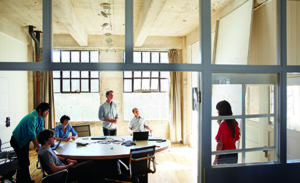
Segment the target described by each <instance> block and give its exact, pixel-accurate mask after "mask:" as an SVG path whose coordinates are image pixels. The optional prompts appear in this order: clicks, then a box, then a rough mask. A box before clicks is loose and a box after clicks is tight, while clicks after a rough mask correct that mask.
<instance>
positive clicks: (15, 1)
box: [0, 0, 43, 142]
mask: <svg viewBox="0 0 300 183" xmlns="http://www.w3.org/2000/svg"><path fill="white" fill-rule="evenodd" d="M42 14H43V1H32V2H28V1H19V0H12V1H0V17H1V20H0V22H1V30H0V32H1V33H0V62H35V61H42V58H41V57H42V54H43V53H42V52H43V49H40V48H42V43H40V47H39V48H38V50H39V54H38V55H35V53H38V52H34V49H35V43H34V40H33V38H32V37H31V36H30V34H31V35H34V37H35V38H34V39H38V38H37V37H39V41H40V42H42V37H43V36H42V35H43V33H42V32H43V18H42V17H43V16H42ZM29 25H31V26H32V27H31V30H32V32H30V33H29ZM34 31H38V33H35V32H34ZM37 34H39V36H36V35H37ZM11 119H12V120H13V118H11ZM2 138H3V137H2ZM2 142H3V139H2ZM4 142H5V141H4Z"/></svg>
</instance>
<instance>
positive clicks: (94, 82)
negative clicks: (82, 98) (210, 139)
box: [91, 79, 99, 92]
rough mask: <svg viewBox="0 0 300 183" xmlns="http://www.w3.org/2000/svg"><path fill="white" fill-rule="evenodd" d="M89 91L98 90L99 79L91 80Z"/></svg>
mask: <svg viewBox="0 0 300 183" xmlns="http://www.w3.org/2000/svg"><path fill="white" fill-rule="evenodd" d="M91 92H99V79H92V80H91Z"/></svg>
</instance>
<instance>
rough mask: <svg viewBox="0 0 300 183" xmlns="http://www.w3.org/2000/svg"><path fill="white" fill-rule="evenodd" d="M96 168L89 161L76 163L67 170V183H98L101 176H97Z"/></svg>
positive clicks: (93, 163) (92, 162)
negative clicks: (76, 182) (75, 182)
mask: <svg viewBox="0 0 300 183" xmlns="http://www.w3.org/2000/svg"><path fill="white" fill-rule="evenodd" d="M97 173H98V174H99V172H98V171H97V167H96V164H95V162H94V161H92V160H89V161H85V162H82V163H78V164H76V165H74V166H71V167H70V168H68V181H67V182H74V181H78V182H100V178H102V177H101V176H97Z"/></svg>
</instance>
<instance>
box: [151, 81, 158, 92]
mask: <svg viewBox="0 0 300 183" xmlns="http://www.w3.org/2000/svg"><path fill="white" fill-rule="evenodd" d="M151 90H158V79H151Z"/></svg>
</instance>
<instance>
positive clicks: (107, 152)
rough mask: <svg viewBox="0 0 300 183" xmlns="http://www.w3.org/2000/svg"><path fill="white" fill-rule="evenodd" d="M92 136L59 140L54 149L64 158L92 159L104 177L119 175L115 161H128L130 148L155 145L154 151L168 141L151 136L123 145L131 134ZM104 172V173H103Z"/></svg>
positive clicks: (145, 177)
mask: <svg viewBox="0 0 300 183" xmlns="http://www.w3.org/2000/svg"><path fill="white" fill-rule="evenodd" d="M92 138H93V137H79V138H78V139H76V140H75V141H70V142H61V144H60V146H59V147H58V148H57V149H56V150H55V152H56V154H57V155H59V156H62V157H65V158H69V159H75V160H77V161H80V160H94V161H95V162H96V163H97V165H98V167H99V169H100V170H99V172H101V173H102V174H104V175H105V176H106V178H112V179H114V178H116V177H118V176H120V175H119V174H118V171H117V163H116V162H117V161H118V159H122V161H124V160H125V161H124V162H126V160H127V161H128V159H129V156H130V149H132V148H139V147H146V146H152V145H155V146H156V148H155V153H157V152H160V151H163V150H166V149H167V148H168V147H169V146H170V141H169V140H165V139H160V138H154V139H153V138H152V139H151V140H148V141H147V140H145V141H134V143H135V144H136V145H132V146H125V145H124V144H123V142H128V141H129V142H132V141H131V140H132V136H107V137H106V139H103V140H92ZM104 172H105V173H104ZM140 182H141V183H142V182H144V183H147V182H148V175H146V176H144V177H142V178H140Z"/></svg>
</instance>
